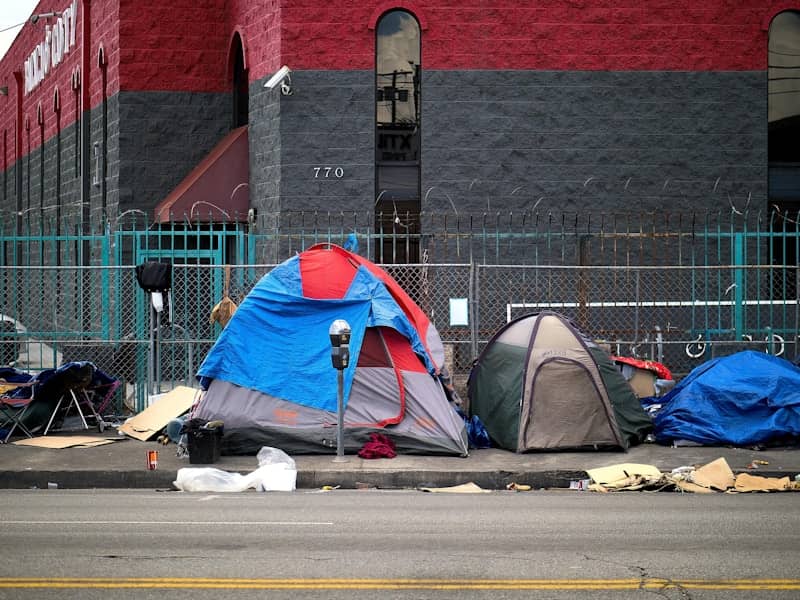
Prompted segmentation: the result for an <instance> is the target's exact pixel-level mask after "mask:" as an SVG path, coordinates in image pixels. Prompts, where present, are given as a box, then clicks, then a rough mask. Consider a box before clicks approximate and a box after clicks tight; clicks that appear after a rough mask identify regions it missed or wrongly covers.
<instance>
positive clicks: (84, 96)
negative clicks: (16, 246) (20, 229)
mask: <svg viewBox="0 0 800 600" xmlns="http://www.w3.org/2000/svg"><path fill="white" fill-rule="evenodd" d="M90 4H91V0H82V1H81V92H80V94H81V114H80V119H81V140H80V142H81V143H80V147H81V235H84V236H88V235H89V234H90V233H91V225H90V222H89V219H90V217H91V196H90V193H91V187H90V186H91V181H90V179H91V178H90V177H89V170H90V168H91V156H90V153H89V142H90V141H91V133H92V132H91V122H92V119H91V106H90V102H91V93H90V87H91V86H90V81H91V78H90V77H89V69H90V67H89V65H90V62H89V50H90V48H91V35H92V33H91V30H92V24H91V9H90V6H89V5H90ZM90 251H91V248H90V246H89V240H88V239H84V241H83V252H82V254H83V258H82V264H84V265H88V264H90V263H91V257H90Z"/></svg>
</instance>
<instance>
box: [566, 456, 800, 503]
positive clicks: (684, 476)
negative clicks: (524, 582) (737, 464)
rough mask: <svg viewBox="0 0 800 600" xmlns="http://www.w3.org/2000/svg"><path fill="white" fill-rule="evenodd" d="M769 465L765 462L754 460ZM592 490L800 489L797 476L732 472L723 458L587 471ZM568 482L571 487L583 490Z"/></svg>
mask: <svg viewBox="0 0 800 600" xmlns="http://www.w3.org/2000/svg"><path fill="white" fill-rule="evenodd" d="M753 462H754V463H757V464H769V463H767V462H766V461H753ZM586 473H587V474H588V475H589V479H590V481H591V483H590V484H589V486H588V489H589V490H590V491H593V492H602V493H607V492H618V491H662V490H672V491H679V492H693V493H698V494H713V493H717V492H725V493H740V492H787V491H800V475H798V476H795V478H794V481H792V480H790V479H789V477H788V476H787V477H762V476H759V475H751V474H750V473H739V474H734V472H733V471H732V470H731V468H730V466H729V465H728V462H727V461H726V460H725V459H724V458H718V459H717V460H714V461H712V462H710V463H708V464H705V465H702V466H699V467H695V466H683V467H678V468H676V469H673V470H672V471H670V472H669V473H662V472H661V471H660V470H659V469H658V468H657V467H654V466H652V465H641V464H632V463H625V464H619V465H612V466H609V467H601V468H598V469H591V470H588V471H586ZM575 483H577V482H574V481H573V482H571V484H570V489H585V488H582V487H579V486H578V485H575V486H573V485H572V484H575Z"/></svg>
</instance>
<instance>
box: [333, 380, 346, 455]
mask: <svg viewBox="0 0 800 600" xmlns="http://www.w3.org/2000/svg"><path fill="white" fill-rule="evenodd" d="M338 380H339V381H338V383H339V390H338V391H339V393H338V398H337V402H336V458H335V459H333V462H347V459H346V458H345V457H344V371H343V370H342V369H339V370H338Z"/></svg>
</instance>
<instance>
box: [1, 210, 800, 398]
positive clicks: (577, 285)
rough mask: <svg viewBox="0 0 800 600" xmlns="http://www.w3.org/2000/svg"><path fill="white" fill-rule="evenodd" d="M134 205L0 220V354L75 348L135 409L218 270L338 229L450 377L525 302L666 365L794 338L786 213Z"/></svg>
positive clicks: (792, 245)
mask: <svg viewBox="0 0 800 600" xmlns="http://www.w3.org/2000/svg"><path fill="white" fill-rule="evenodd" d="M141 214H144V213H141V211H127V212H126V213H123V214H122V215H119V216H118V217H117V218H116V220H115V221H113V222H112V221H107V222H104V223H102V224H101V225H100V226H98V225H97V224H95V225H93V226H92V227H90V228H88V229H90V231H87V230H86V229H84V228H83V227H78V226H77V225H76V224H72V225H69V224H63V223H51V224H48V223H45V222H42V223H39V224H38V225H37V226H36V227H34V226H33V225H32V224H31V223H28V222H25V223H22V222H19V221H18V220H17V221H15V222H13V223H12V222H6V223H0V265H4V266H0V314H2V315H4V316H3V317H0V363H2V364H11V363H14V364H16V365H18V366H20V367H22V368H27V369H36V370H38V369H42V368H48V367H51V366H55V365H57V364H59V363H62V362H66V361H72V360H91V361H92V362H94V363H95V364H96V365H97V366H98V367H99V368H101V369H102V370H105V371H108V372H109V373H111V374H114V375H116V376H118V377H120V378H121V379H123V380H124V381H125V382H126V386H123V387H122V388H121V391H120V397H119V398H118V408H120V409H122V408H124V406H125V405H127V406H128V407H129V408H132V409H134V410H139V409H141V408H142V407H143V406H144V403H145V402H146V401H147V398H148V395H149V394H152V393H155V392H158V391H161V390H166V389H169V388H170V387H171V386H173V385H175V384H176V383H189V384H192V385H193V384H194V373H195V372H196V370H197V367H198V365H199V364H200V362H201V361H202V359H203V357H204V356H205V354H206V352H207V351H208V349H209V348H210V346H211V345H212V344H213V343H214V340H215V339H216V337H217V336H218V335H219V332H220V326H219V325H218V324H214V323H211V322H209V315H210V311H211V310H212V308H213V306H214V305H215V304H216V303H217V302H218V301H219V300H220V299H221V298H222V297H223V294H224V291H225V289H224V287H225V281H226V271H227V272H228V273H229V289H228V295H229V296H230V297H231V298H232V299H233V300H234V301H235V302H237V303H239V302H241V300H242V299H243V298H244V296H245V295H246V294H247V292H248V291H249V290H250V289H251V288H252V287H253V286H254V285H255V283H256V282H257V281H258V279H259V278H260V277H262V276H264V275H265V274H266V273H268V272H269V271H270V270H271V269H272V268H273V266H274V265H275V264H278V263H280V262H282V261H283V260H285V259H286V258H288V257H290V256H293V255H294V254H295V253H297V252H299V251H302V250H304V249H307V248H308V247H310V246H312V245H314V244H317V243H337V244H344V243H345V241H348V242H350V243H354V244H357V245H358V248H359V249H358V252H359V254H361V255H363V256H366V257H368V258H370V259H373V260H376V261H377V262H382V263H385V264H383V266H384V268H385V269H386V270H387V271H388V272H389V273H390V274H391V275H392V276H393V277H394V278H395V279H396V280H397V281H398V282H399V283H400V285H401V286H402V287H403V288H404V289H405V290H406V291H407V292H408V293H409V294H410V295H411V296H412V297H413V298H414V299H415V300H416V301H417V302H418V303H419V305H420V306H421V307H422V308H423V310H424V311H425V312H426V313H427V314H428V315H429V316H430V318H431V319H432V321H433V323H434V324H435V326H436V327H437V329H438V330H439V332H440V334H441V336H442V338H443V340H444V342H445V344H446V348H447V349H448V350H449V353H448V360H449V362H450V366H451V371H452V372H453V373H454V375H455V380H456V383H457V385H461V386H463V385H464V382H465V381H466V378H467V376H468V374H469V370H470V367H471V365H472V361H473V360H474V359H475V358H476V357H477V355H478V354H479V352H480V351H481V349H482V348H483V346H484V345H485V344H486V342H487V341H488V340H489V339H490V338H491V336H492V335H494V334H495V333H496V332H497V331H498V330H499V329H500V328H501V327H502V326H503V325H504V324H505V323H506V322H508V320H509V319H512V318H515V317H517V316H519V315H521V314H524V313H526V312H533V311H541V310H554V311H556V312H560V313H562V314H566V315H567V316H569V317H570V318H572V319H573V320H574V321H575V322H576V323H577V324H578V325H579V326H580V327H581V328H582V329H584V330H585V331H586V332H587V333H588V334H589V335H591V336H593V337H595V338H597V339H600V340H603V341H605V342H606V343H608V345H609V347H610V348H611V349H612V350H613V351H614V352H616V353H618V354H620V355H624V356H638V357H643V358H650V359H653V360H657V361H659V362H662V363H664V364H665V365H666V366H667V367H668V368H670V369H671V370H672V371H673V373H675V375H676V376H678V377H680V376H682V375H684V374H686V373H688V372H689V371H691V369H692V368H694V367H695V366H697V365H699V364H700V363H702V362H703V361H705V360H708V359H710V358H713V357H715V356H719V355H721V354H723V353H730V352H733V351H736V350H739V349H742V348H745V347H753V348H758V349H760V350H763V351H768V352H770V353H772V354H777V355H780V356H785V357H787V358H789V359H791V360H794V358H795V357H796V355H797V335H798V291H797V280H798V268H797V265H800V243H798V236H799V235H800V234H799V233H798V226H797V223H798V219H797V218H796V217H797V215H794V216H787V215H786V214H782V213H780V212H777V211H774V212H770V213H762V212H741V211H738V210H732V211H731V212H730V213H725V214H723V213H699V214H669V213H660V214H635V213H626V214H595V213H591V212H586V213H581V214H574V213H572V214H568V213H558V214H556V213H553V212H548V213H535V212H524V211H523V212H521V213H510V212H507V213H499V212H498V213H481V214H458V213H454V214H449V213H447V212H444V213H427V214H425V213H424V214H421V215H419V217H418V219H417V221H415V223H416V224H417V225H418V227H417V228H416V229H412V228H409V227H405V226H404V224H405V223H406V222H410V220H411V219H410V217H409V216H408V215H400V214H397V215H395V214H392V215H389V217H390V218H385V217H386V215H375V214H374V213H369V212H364V213H344V212H304V213H292V212H284V213H281V214H259V215H258V216H257V218H256V219H254V220H252V221H250V222H247V223H233V222H216V223H215V222H212V221H210V220H197V221H194V222H190V221H176V222H172V223H169V224H156V223H143V222H141V220H139V221H138V222H137V221H136V220H135V219H136V218H137V217H139V218H140V215H141ZM199 217H201V215H198V218H199ZM410 258H414V259H415V260H411V261H410V260H409V259H410ZM378 259H382V260H378ZM150 260H158V261H165V262H169V263H171V264H172V265H173V288H172V292H171V294H170V297H169V302H168V303H167V305H166V307H165V310H163V311H162V312H160V313H157V318H155V319H153V320H152V321H151V313H152V311H151V308H150V305H149V304H148V297H147V295H146V294H145V293H144V292H143V291H142V290H141V289H140V288H139V287H138V285H137V283H136V280H135V276H134V267H135V265H138V264H141V263H143V262H145V261H150ZM400 263H402V264H400Z"/></svg>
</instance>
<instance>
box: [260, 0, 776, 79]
mask: <svg viewBox="0 0 800 600" xmlns="http://www.w3.org/2000/svg"><path fill="white" fill-rule="evenodd" d="M322 4H323V3H318V2H315V1H313V0H304V1H299V2H285V7H284V8H283V11H282V16H281V21H282V36H283V43H284V51H283V58H284V62H285V63H287V64H290V65H291V66H292V67H293V68H295V69H371V68H372V66H373V63H374V30H370V29H369V28H368V27H367V26H366V25H367V24H368V23H369V22H370V21H371V20H374V19H375V18H376V17H377V16H378V15H379V14H380V12H382V11H383V10H386V9H388V8H391V7H393V6H401V7H402V6H405V7H408V8H409V9H411V10H413V11H415V12H416V14H417V16H418V17H420V18H421V20H423V21H424V24H425V25H427V28H426V29H425V31H424V34H423V65H424V68H425V69H541V70H549V69H552V70H560V69H566V70H614V71H618V70H623V71H624V70H687V71H691V70H719V71H725V70H752V69H765V68H766V43H767V35H766V31H764V30H763V29H762V21H763V19H764V16H765V14H766V13H768V12H769V11H770V6H769V4H768V3H765V2H764V1H763V0H743V1H741V2H736V3H731V2H729V1H727V0H707V1H705V2H696V0H658V1H650V2H647V1H644V2H643V1H631V0H628V1H623V2H620V1H618V0H594V1H593V2H589V3H586V2H581V3H578V2H568V1H566V0H549V1H547V0H544V1H539V2H519V1H518V0H506V1H504V2H493V3H491V8H487V7H486V6H487V3H486V2H485V1H484V0H440V1H437V2H429V1H426V0H417V1H415V2H403V1H398V2H395V3H387V2H359V3H353V2H348V1H339V2H336V3H335V4H334V3H333V2H328V3H324V6H323V5H322ZM336 5H338V6H336ZM580 5H584V6H580ZM586 6H590V8H587V7H586ZM251 43H255V44H257V43H258V40H251ZM273 66H275V65H273ZM269 71H270V69H267V70H266V71H264V72H259V73H258V74H257V76H264V75H266V74H267V73H268V72H269Z"/></svg>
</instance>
